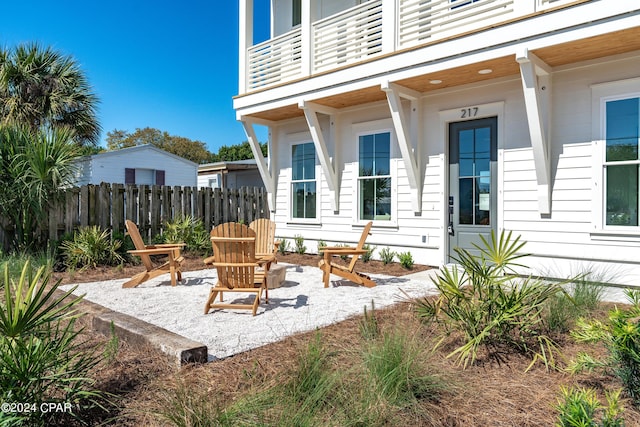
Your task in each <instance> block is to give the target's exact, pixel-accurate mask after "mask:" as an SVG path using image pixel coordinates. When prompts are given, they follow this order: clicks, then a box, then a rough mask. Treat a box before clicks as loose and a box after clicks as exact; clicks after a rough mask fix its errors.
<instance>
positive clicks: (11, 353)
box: [0, 263, 100, 426]
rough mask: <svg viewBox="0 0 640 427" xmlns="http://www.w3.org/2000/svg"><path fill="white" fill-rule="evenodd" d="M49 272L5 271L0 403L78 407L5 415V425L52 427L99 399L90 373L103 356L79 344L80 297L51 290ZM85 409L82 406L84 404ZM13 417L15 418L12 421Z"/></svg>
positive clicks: (0, 318) (2, 419)
mask: <svg viewBox="0 0 640 427" xmlns="http://www.w3.org/2000/svg"><path fill="white" fill-rule="evenodd" d="M44 271H45V269H44V267H41V268H39V269H38V270H37V271H36V272H35V273H34V272H33V271H32V269H31V267H30V265H29V264H28V263H26V264H25V265H24V268H23V270H22V273H21V275H20V276H19V278H17V279H16V278H14V277H12V276H11V275H10V274H9V269H8V266H7V265H5V266H4V275H3V276H4V280H3V283H2V284H3V287H4V299H5V303H4V305H0V401H2V402H3V403H12V402H14V403H29V404H31V405H35V408H39V407H40V404H43V403H60V404H62V405H65V404H66V405H73V408H72V409H73V411H72V413H65V414H62V415H61V414H60V413H56V412H50V413H47V412H45V411H40V410H35V411H30V412H21V413H14V414H12V413H3V414H0V422H1V423H2V424H3V425H27V426H39V425H49V424H51V423H52V422H53V421H56V422H57V424H56V425H61V424H59V423H60V417H61V416H73V415H77V414H78V413H77V408H78V407H80V408H82V409H83V410H84V409H88V408H89V407H90V406H91V405H92V404H93V403H95V402H96V401H97V399H98V398H99V397H100V394H99V393H97V392H96V391H93V390H92V389H91V386H92V384H93V380H91V379H90V378H89V376H88V374H89V371H90V370H91V369H92V368H93V367H94V366H95V365H96V364H97V363H99V360H100V356H99V355H98V353H96V352H94V351H93V350H91V349H87V348H86V345H85V344H84V343H83V342H81V341H80V336H79V334H80V332H81V330H77V328H76V326H75V320H76V319H77V318H78V317H79V314H77V313H76V312H75V311H74V308H75V306H76V304H77V303H78V302H79V301H80V300H81V298H76V297H73V296H72V295H71V292H72V291H73V290H75V288H74V289H71V290H69V291H67V292H65V293H63V294H61V295H60V296H56V290H57V288H58V286H59V283H60V282H57V283H55V284H53V285H51V286H49V278H50V275H49V274H45V273H44ZM80 404H82V405H81V406H77V405H80ZM8 418H10V419H8Z"/></svg>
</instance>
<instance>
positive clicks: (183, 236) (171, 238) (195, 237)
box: [161, 215, 212, 255]
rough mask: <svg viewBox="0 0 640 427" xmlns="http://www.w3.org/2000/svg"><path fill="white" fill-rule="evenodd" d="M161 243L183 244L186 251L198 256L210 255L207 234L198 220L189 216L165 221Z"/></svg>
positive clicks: (209, 241) (209, 243) (209, 242)
mask: <svg viewBox="0 0 640 427" xmlns="http://www.w3.org/2000/svg"><path fill="white" fill-rule="evenodd" d="M161 241H162V242H164V243H185V244H186V245H187V246H186V250H188V251H192V252H195V253H197V254H200V255H204V254H209V253H211V250H212V249H211V240H210V238H209V233H208V232H207V231H206V230H205V229H204V224H203V223H202V220H201V219H199V218H194V217H192V216H190V215H186V216H183V217H178V218H175V219H174V220H173V221H167V222H166V223H165V225H164V232H163V234H162V238H161Z"/></svg>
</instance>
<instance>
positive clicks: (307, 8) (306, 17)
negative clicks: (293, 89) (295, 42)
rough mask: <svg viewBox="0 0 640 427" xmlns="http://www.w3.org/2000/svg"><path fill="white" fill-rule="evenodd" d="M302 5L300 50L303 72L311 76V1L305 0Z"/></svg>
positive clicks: (304, 74)
mask: <svg viewBox="0 0 640 427" xmlns="http://www.w3.org/2000/svg"><path fill="white" fill-rule="evenodd" d="M300 3H301V7H302V10H301V19H300V37H301V38H302V40H301V41H300V50H301V58H300V61H301V64H300V66H301V67H302V69H301V72H302V75H303V76H310V75H311V73H312V72H313V27H312V23H313V13H312V12H311V0H303V1H301V2H300Z"/></svg>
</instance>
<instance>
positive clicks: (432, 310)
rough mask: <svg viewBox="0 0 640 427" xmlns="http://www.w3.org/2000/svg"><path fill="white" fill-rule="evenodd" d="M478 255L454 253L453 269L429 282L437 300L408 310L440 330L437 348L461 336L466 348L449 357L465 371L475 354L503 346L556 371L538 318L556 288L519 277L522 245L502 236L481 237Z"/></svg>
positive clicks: (417, 303) (419, 302)
mask: <svg viewBox="0 0 640 427" xmlns="http://www.w3.org/2000/svg"><path fill="white" fill-rule="evenodd" d="M481 240H482V244H480V245H475V246H476V249H477V250H478V253H477V254H472V253H471V252H469V251H467V250H465V249H461V248H455V251H456V254H457V257H456V258H455V260H456V261H457V263H458V264H457V265H454V266H446V267H442V268H441V269H440V271H439V272H438V274H437V277H436V278H434V279H433V282H434V284H435V286H436V287H437V289H438V290H439V291H440V294H439V296H438V297H437V298H436V299H432V298H427V297H425V298H421V299H417V300H413V301H412V304H413V306H414V308H415V310H416V312H417V314H418V316H420V317H422V318H424V319H426V320H429V321H434V322H439V323H441V324H442V325H443V327H444V331H443V333H442V335H441V337H440V341H439V344H440V343H442V342H443V340H444V339H445V338H446V337H447V336H448V335H449V334H450V333H452V332H455V331H460V332H461V333H462V334H463V339H464V344H463V345H462V346H460V347H458V348H456V349H455V350H454V351H453V352H451V353H450V354H449V357H457V358H458V361H459V362H460V363H461V364H462V365H463V366H464V367H467V366H468V365H469V364H471V363H473V362H474V361H475V360H476V358H477V354H478V350H479V348H480V347H481V346H482V347H484V348H486V349H487V350H488V351H489V352H490V354H494V355H496V357H499V356H497V355H498V354H499V352H500V350H501V349H502V348H503V347H504V346H506V347H508V348H511V349H513V350H516V351H518V352H520V353H523V354H528V355H530V356H531V357H532V363H531V364H532V365H533V364H534V363H535V362H536V361H539V360H540V361H542V362H543V363H544V364H545V365H546V366H547V367H551V366H554V365H555V357H554V354H555V353H556V346H555V344H554V342H553V340H552V339H551V338H549V337H548V336H547V335H546V334H545V327H544V323H543V317H542V315H541V313H542V311H543V309H544V307H545V304H546V302H547V300H548V299H549V298H550V297H552V296H553V295H555V294H556V293H557V292H559V291H562V287H561V284H560V283H554V284H550V283H544V282H543V281H541V280H537V279H533V278H531V277H520V276H519V275H518V273H517V271H516V268H517V267H523V266H522V265H521V264H518V263H517V262H516V261H518V260H519V259H521V258H523V257H524V256H526V254H524V253H521V250H522V248H523V246H524V244H525V243H524V242H521V241H520V237H517V238H514V237H513V236H512V234H511V232H508V233H505V232H504V231H503V232H502V233H501V234H500V236H499V237H496V235H495V234H494V233H491V238H490V239H489V240H487V239H485V238H484V237H482V236H481Z"/></svg>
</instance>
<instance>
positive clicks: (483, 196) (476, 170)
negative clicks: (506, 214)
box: [458, 127, 491, 225]
mask: <svg viewBox="0 0 640 427" xmlns="http://www.w3.org/2000/svg"><path fill="white" fill-rule="evenodd" d="M458 138H459V139H458V140H459V144H458V147H459V152H458V160H459V165H460V172H459V178H458V180H459V187H458V190H459V193H458V197H459V198H460V204H459V209H460V212H459V223H460V224H469V225H491V221H490V218H491V128H490V127H480V128H475V129H466V130H461V131H459V133H458Z"/></svg>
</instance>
